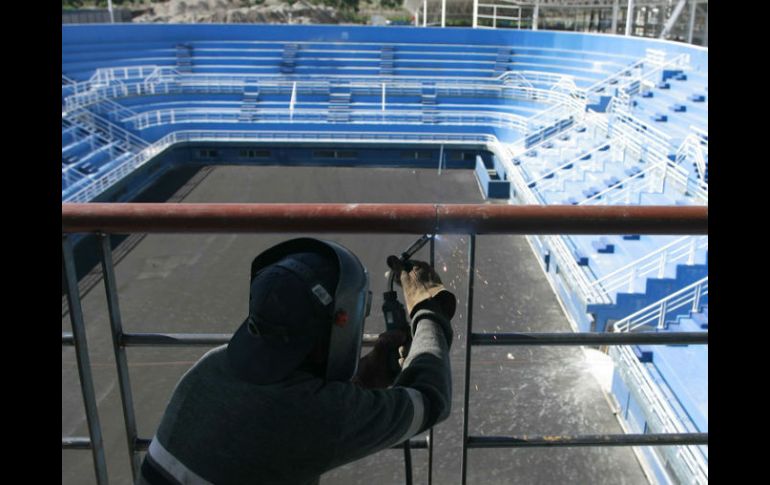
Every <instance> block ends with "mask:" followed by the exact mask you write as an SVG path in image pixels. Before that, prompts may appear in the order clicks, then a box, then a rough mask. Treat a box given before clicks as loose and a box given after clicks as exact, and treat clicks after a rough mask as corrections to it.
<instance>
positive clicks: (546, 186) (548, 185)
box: [529, 141, 607, 192]
mask: <svg viewBox="0 0 770 485" xmlns="http://www.w3.org/2000/svg"><path fill="white" fill-rule="evenodd" d="M605 146H607V142H606V141H605V142H600V143H598V144H596V145H594V146H593V147H591V148H589V149H588V150H587V151H584V152H580V153H579V154H578V155H576V156H575V157H574V158H572V159H570V160H569V161H567V162H564V163H562V164H561V165H559V166H558V167H556V168H553V169H551V170H549V171H547V172H546V173H544V174H543V175H541V176H540V177H539V178H537V179H535V180H532V181H530V182H529V183H530V184H533V183H540V186H539V191H541V192H544V191H546V190H553V185H556V184H559V183H562V182H564V180H563V179H561V178H557V177H554V178H551V179H549V178H547V177H549V176H552V175H556V174H558V173H560V172H561V170H563V169H564V168H565V167H567V166H568V165H571V164H579V163H580V160H581V159H582V158H583V157H585V156H588V155H593V154H594V153H596V152H598V151H599V150H600V149H601V148H602V147H605ZM576 172H577V170H576ZM543 180H545V182H542V181H543ZM541 182H542V183H541Z"/></svg>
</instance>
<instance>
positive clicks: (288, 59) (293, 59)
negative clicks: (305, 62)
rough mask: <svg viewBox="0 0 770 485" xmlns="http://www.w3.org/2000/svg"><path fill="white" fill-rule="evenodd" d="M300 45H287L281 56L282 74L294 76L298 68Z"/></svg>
mask: <svg viewBox="0 0 770 485" xmlns="http://www.w3.org/2000/svg"><path fill="white" fill-rule="evenodd" d="M298 50H299V45H298V44H286V45H284V46H283V54H282V55H281V74H294V71H295V69H296V67H297V51H298Z"/></svg>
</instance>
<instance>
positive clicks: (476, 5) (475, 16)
mask: <svg viewBox="0 0 770 485" xmlns="http://www.w3.org/2000/svg"><path fill="white" fill-rule="evenodd" d="M478 26H479V0H473V28H474V29H475V28H476V27H478Z"/></svg>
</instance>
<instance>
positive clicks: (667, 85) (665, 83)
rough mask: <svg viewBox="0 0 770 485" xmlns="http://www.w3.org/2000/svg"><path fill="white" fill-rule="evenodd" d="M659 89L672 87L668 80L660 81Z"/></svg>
mask: <svg viewBox="0 0 770 485" xmlns="http://www.w3.org/2000/svg"><path fill="white" fill-rule="evenodd" d="M657 88H658V89H671V85H670V84H669V83H667V82H660V83H658V85H657Z"/></svg>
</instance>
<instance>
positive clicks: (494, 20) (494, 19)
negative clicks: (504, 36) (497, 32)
mask: <svg viewBox="0 0 770 485" xmlns="http://www.w3.org/2000/svg"><path fill="white" fill-rule="evenodd" d="M492 28H493V29H495V28H497V5H494V6H493V7H492Z"/></svg>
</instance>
